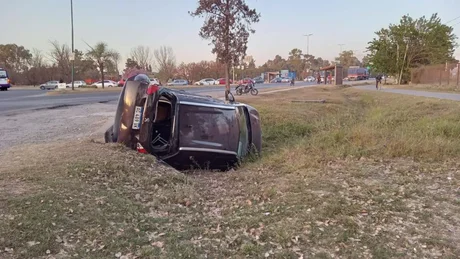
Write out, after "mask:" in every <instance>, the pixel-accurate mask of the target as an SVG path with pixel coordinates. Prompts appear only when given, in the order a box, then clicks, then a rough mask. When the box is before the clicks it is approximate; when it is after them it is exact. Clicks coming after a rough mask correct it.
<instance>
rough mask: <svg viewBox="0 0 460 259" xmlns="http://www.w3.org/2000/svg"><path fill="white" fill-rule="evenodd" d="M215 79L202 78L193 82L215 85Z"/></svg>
mask: <svg viewBox="0 0 460 259" xmlns="http://www.w3.org/2000/svg"><path fill="white" fill-rule="evenodd" d="M215 84H216V79H214V78H204V79H201V80H200V81H198V82H195V85H215Z"/></svg>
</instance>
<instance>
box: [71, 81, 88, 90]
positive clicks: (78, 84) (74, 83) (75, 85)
mask: <svg viewBox="0 0 460 259" xmlns="http://www.w3.org/2000/svg"><path fill="white" fill-rule="evenodd" d="M83 85H86V82H85V81H81V80H80V81H73V87H80V86H83ZM66 87H67V88H72V82H70V83H68V84H66Z"/></svg>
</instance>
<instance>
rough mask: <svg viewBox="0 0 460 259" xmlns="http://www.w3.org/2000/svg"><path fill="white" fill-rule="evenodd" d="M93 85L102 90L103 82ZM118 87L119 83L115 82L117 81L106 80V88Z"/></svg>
mask: <svg viewBox="0 0 460 259" xmlns="http://www.w3.org/2000/svg"><path fill="white" fill-rule="evenodd" d="M93 85H95V86H97V88H101V87H102V81H98V82H96V83H94V84H93ZM117 85H118V83H117V82H115V81H112V80H104V87H115V86H117Z"/></svg>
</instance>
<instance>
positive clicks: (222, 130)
mask: <svg viewBox="0 0 460 259" xmlns="http://www.w3.org/2000/svg"><path fill="white" fill-rule="evenodd" d="M143 76H145V75H137V76H133V77H131V78H129V79H127V82H126V84H125V85H124V87H123V89H122V91H121V93H120V97H119V99H118V100H119V101H118V105H117V108H116V111H115V118H114V123H113V125H112V126H111V127H109V128H108V129H107V131H106V132H105V134H104V139H105V142H106V143H109V142H117V143H121V144H123V145H125V146H127V147H129V148H132V149H134V150H137V151H138V152H139V153H144V154H151V155H154V156H156V157H157V158H158V159H159V160H161V161H163V162H165V163H167V164H169V165H170V166H172V167H174V168H176V169H179V170H190V169H192V168H206V169H221V170H227V169H230V168H232V167H234V166H236V165H238V163H239V161H241V159H242V158H244V157H246V156H248V155H250V154H259V153H260V151H261V146H262V131H261V126H260V117H259V113H258V111H257V110H256V109H255V108H253V107H252V106H249V105H247V104H243V103H236V102H235V99H234V97H233V95H230V96H229V97H230V98H229V99H230V100H229V103H227V102H225V101H223V100H219V99H214V98H212V97H209V96H203V95H198V94H193V93H189V92H186V91H184V90H173V89H169V88H166V87H158V86H155V85H149V84H148V83H146V82H145V79H144V78H142V77H143ZM145 77H146V76H145Z"/></svg>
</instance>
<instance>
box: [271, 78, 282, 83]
mask: <svg viewBox="0 0 460 259" xmlns="http://www.w3.org/2000/svg"><path fill="white" fill-rule="evenodd" d="M281 82H282V81H281V77H275V78H273V79H272V80H271V81H270V83H281Z"/></svg>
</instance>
